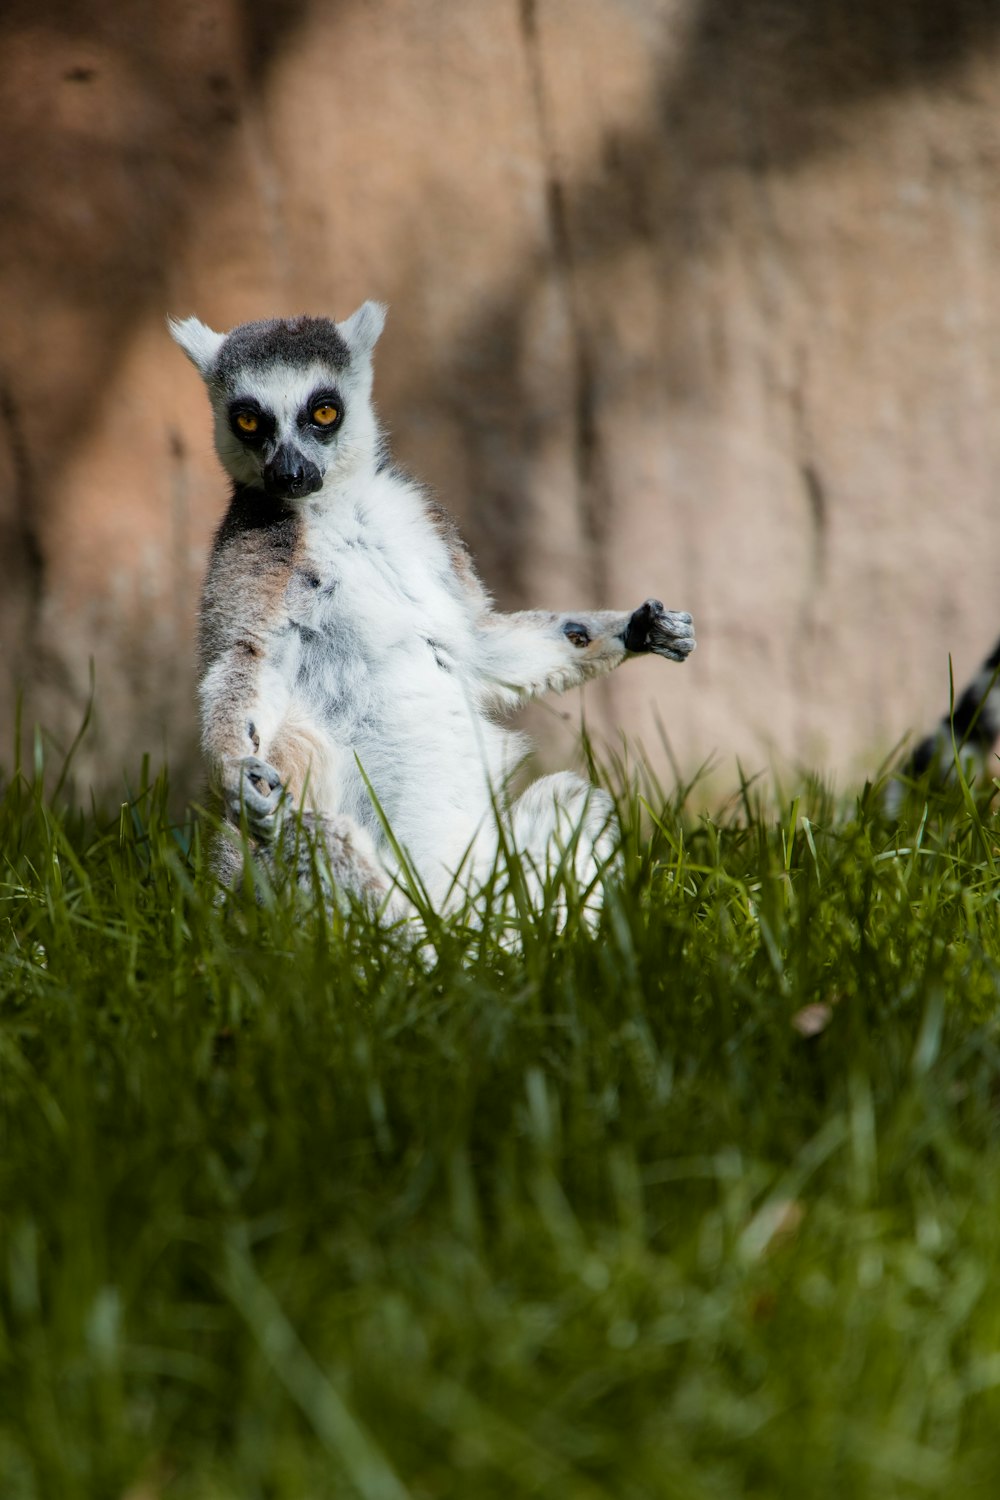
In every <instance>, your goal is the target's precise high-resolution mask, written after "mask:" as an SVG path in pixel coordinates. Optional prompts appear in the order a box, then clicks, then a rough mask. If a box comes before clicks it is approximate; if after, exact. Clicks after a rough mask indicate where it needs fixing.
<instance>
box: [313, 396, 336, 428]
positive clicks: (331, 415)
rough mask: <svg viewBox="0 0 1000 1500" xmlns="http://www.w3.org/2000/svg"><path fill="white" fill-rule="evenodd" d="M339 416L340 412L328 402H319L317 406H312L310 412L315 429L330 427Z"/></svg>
mask: <svg viewBox="0 0 1000 1500" xmlns="http://www.w3.org/2000/svg"><path fill="white" fill-rule="evenodd" d="M339 416H340V412H339V411H338V410H337V408H336V407H335V406H331V404H330V402H329V401H321V402H320V404H319V406H314V407H313V410H312V419H313V421H314V422H315V423H316V425H317V427H332V425H333V423H334V422H336V420H337V418H338V417H339Z"/></svg>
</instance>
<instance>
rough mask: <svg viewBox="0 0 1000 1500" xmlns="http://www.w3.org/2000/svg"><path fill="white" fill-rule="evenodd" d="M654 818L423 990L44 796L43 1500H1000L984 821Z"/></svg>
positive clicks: (39, 1189) (5, 1061)
mask: <svg viewBox="0 0 1000 1500" xmlns="http://www.w3.org/2000/svg"><path fill="white" fill-rule="evenodd" d="M646 802H647V809H646V816H645V822H643V818H642V816H641V814H642V812H643V809H642V808H641V806H640V803H639V800H638V798H636V797H635V796H632V797H631V798H626V799H625V803H624V808H623V816H624V819H625V824H626V839H625V870H624V876H623V880H622V884H621V887H620V889H619V890H617V891H613V892H612V893H611V895H610V896H609V899H608V902H607V904H606V908H605V912H604V915H603V917H602V920H601V925H600V928H599V930H598V931H596V932H591V931H589V930H588V928H587V925H586V923H584V922H582V921H579V920H577V918H576V915H575V914H573V913H571V916H570V919H569V921H568V922H567V923H566V925H565V929H564V930H562V931H560V929H559V922H558V920H557V917H556V914H555V911H554V908H553V907H552V906H551V905H550V906H549V907H548V908H547V909H546V910H544V911H542V912H541V914H538V915H534V914H532V913H531V912H530V911H528V910H525V911H523V912H522V913H521V915H520V916H519V918H518V927H519V937H520V951H519V952H515V951H512V950H511V947H510V945H509V944H506V943H502V942H498V941H495V940H494V937H492V936H491V935H490V933H489V932H487V934H486V935H485V936H484V935H483V934H481V933H479V932H477V931H476V930H475V928H474V927H472V926H469V925H467V924H463V923H462V922H461V921H460V920H454V921H449V922H445V923H443V924H441V925H440V926H439V927H438V929H437V930H435V932H434V934H433V948H432V949H431V948H429V947H428V946H426V945H425V946H423V947H420V946H419V945H415V944H413V943H412V942H409V941H407V940H405V937H403V936H394V935H391V934H390V935H386V933H385V931H384V930H382V929H380V928H379V927H378V926H377V924H376V923H375V922H374V921H373V920H372V919H371V918H370V917H369V916H367V915H366V914H365V913H364V912H363V911H361V910H356V911H353V912H350V913H347V914H345V915H336V914H334V915H332V916H325V915H323V914H321V913H320V912H319V911H318V910H317V909H316V907H315V905H314V904H312V903H310V902H308V901H301V900H299V901H295V900H292V899H288V898H283V897H280V896H276V897H275V898H274V899H266V900H265V901H263V902H262V903H261V904H256V903H254V902H252V901H235V902H231V903H229V904H223V905H220V904H219V903H218V902H217V901H216V900H215V891H214V888H213V885H212V882H211V879H210V876H209V874H208V872H207V870H206V868H205V859H204V854H203V843H202V831H201V828H200V826H199V825H198V824H197V823H194V822H193V823H190V824H187V825H185V826H183V827H177V826H172V824H171V821H170V819H169V817H168V814H167V789H166V783H165V778H164V777H159V778H156V779H151V778H150V777H149V775H148V773H144V775H143V776H142V777H141V779H140V784H139V786H138V789H137V790H136V791H135V793H134V795H131V796H130V797H129V800H128V801H127V802H125V803H124V804H123V805H122V807H121V809H120V812H119V814H118V815H117V816H116V817H114V818H113V819H106V818H102V817H101V816H100V815H99V814H97V813H94V812H93V811H91V812H90V813H89V814H86V815H84V814H82V813H80V812H77V811H73V810H72V809H70V808H68V807H67V806H65V805H64V803H63V800H62V798H61V796H54V797H53V796H51V795H47V794H46V793H45V792H44V790H43V783H42V779H41V777H40V776H39V775H37V774H35V773H31V774H27V775H26V774H23V773H20V772H19V773H17V774H16V775H14V776H13V777H11V778H10V779H9V781H8V782H7V783H6V784H5V786H4V789H3V795H2V800H0V849H2V851H3V856H2V857H3V869H2V871H0V963H2V985H0V1495H2V1496H3V1497H4V1500H36V1497H46V1500H47V1497H53V1500H77V1497H79V1500H103V1497H107V1500H123V1497H129V1500H153V1497H160V1496H163V1497H185V1500H186V1497H198V1500H202V1497H205V1500H265V1497H266V1500H286V1497H287V1500H293V1497H294V1500H306V1497H309V1500H313V1497H315V1500H323V1497H336V1500H341V1497H345V1500H353V1497H359V1500H401V1497H403V1496H411V1497H413V1500H432V1497H434V1500H437V1497H441V1500H445V1497H448V1500H451V1497H454V1500H491V1497H497V1500H500V1497H503V1500H510V1497H519V1496H525V1497H527V1496H533V1497H536V1496H544V1497H549V1496H551V1497H560V1500H563V1497H572V1500H577V1497H579V1500H591V1497H593V1500H596V1497H614V1500H646V1497H661V1496H663V1497H668V1496H669V1497H674V1496H676V1497H683V1500H701V1497H705V1500H708V1497H713V1500H715V1497H719V1500H721V1497H745V1496H761V1497H765V1496H766V1497H773V1496H785V1495H788V1496H800V1495H806V1496H809V1497H813V1500H819V1497H834V1496H836V1497H838V1500H841V1497H844V1496H850V1497H852V1500H863V1497H868V1496H871V1497H878V1500H892V1497H902V1496H917V1495H928V1494H930V1495H937V1494H943V1493H946V1492H954V1493H962V1494H970V1495H971V1494H982V1495H993V1494H995V1493H996V1491H997V1484H998V1476H1000V1274H998V1272H1000V1265H998V1260H1000V1026H998V1019H997V1018H998V983H1000V929H998V911H997V901H998V887H997V880H996V861H997V858H998V856H1000V847H998V846H1000V839H998V836H997V829H996V827H995V824H994V821H993V819H992V817H991V816H990V815H988V814H986V813H983V812H982V810H981V809H980V808H979V807H978V806H977V805H976V803H975V802H974V801H973V799H972V798H971V797H970V796H969V795H968V792H967V789H966V788H964V787H963V786H961V785H960V786H959V787H958V788H957V790H955V791H954V792H953V793H949V794H948V795H946V796H944V797H942V798H940V799H937V800H935V801H934V802H933V803H932V804H931V805H928V804H927V802H926V799H923V798H921V797H920V796H916V797H914V798H912V799H911V801H910V804H909V805H908V807H907V810H906V813H905V815H904V818H903V821H902V822H900V823H899V824H895V825H890V824H888V823H886V822H885V821H884V820H883V818H882V816H881V813H880V811H879V808H880V803H879V800H878V798H877V796H876V795H875V794H874V793H873V792H872V791H871V789H866V790H865V791H864V793H863V794H862V795H861V796H860V797H859V798H857V799H853V800H849V801H843V800H838V799H836V798H834V797H833V796H832V795H831V794H829V793H828V792H826V791H824V790H823V788H821V787H820V786H818V785H816V784H811V785H810V784H806V785H804V786H803V789H802V791H801V793H800V795H799V796H798V797H797V798H796V799H795V800H794V801H792V802H791V803H790V804H789V805H785V806H783V807H782V808H781V809H780V810H779V811H775V810H774V809H773V807H769V806H768V805H767V804H766V802H765V801H764V799H763V798H760V797H758V795H757V793H756V791H755V789H754V788H753V787H751V786H748V785H746V784H744V785H743V786H742V787H741V788H740V790H739V791H738V793H737V795H736V796H735V797H734V799H733V801H732V803H731V804H730V805H729V806H728V807H726V808H724V809H723V810H722V811H721V812H719V813H718V814H716V815H713V816H708V815H705V814H698V813H696V812H695V811H693V810H691V808H690V803H689V801H688V800H687V799H686V798H685V796H684V794H680V795H678V796H677V797H675V798H673V799H665V798H663V797H657V796H655V795H651V796H650V797H648V798H647V799H646ZM571 905H572V901H571Z"/></svg>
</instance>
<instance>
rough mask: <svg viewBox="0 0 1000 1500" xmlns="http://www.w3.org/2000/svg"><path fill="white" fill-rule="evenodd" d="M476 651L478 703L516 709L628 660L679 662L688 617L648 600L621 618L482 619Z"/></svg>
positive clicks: (688, 646)
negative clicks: (480, 692) (660, 658)
mask: <svg viewBox="0 0 1000 1500" xmlns="http://www.w3.org/2000/svg"><path fill="white" fill-rule="evenodd" d="M477 645H478V647H479V661H478V666H479V675H480V680H481V682H482V686H483V696H484V698H486V699H488V700H492V701H493V702H494V703H497V704H501V705H503V706H504V707H515V706H516V705H517V704H518V703H523V702H525V701H526V700H527V699H528V698H533V697H535V696H536V695H537V694H539V693H546V692H556V693H562V692H565V691H566V690H567V688H571V687H578V686H579V685H580V683H583V682H587V681H588V680H589V679H590V678H591V677H600V676H603V674H604V673H605V672H610V671H612V669H613V668H614V667H617V666H618V665H619V663H620V662H623V661H625V660H626V658H627V657H631V656H644V655H648V654H650V653H652V654H654V655H656V656H666V657H668V658H669V660H670V661H685V660H686V658H687V657H688V656H690V654H691V652H692V651H693V650H694V646H695V640H694V627H693V625H692V623H691V616H690V615H689V614H684V613H677V612H675V611H673V610H667V609H664V607H663V605H662V604H661V603H660V601H659V600H658V599H647V600H646V602H645V604H640V605H639V608H638V609H635V610H632V611H631V612H630V613H627V614H619V613H618V612H617V611H615V610H594V611H591V612H589V613H585V614H572V615H558V614H550V613H549V612H548V611H546V610H523V611H521V612H520V613H518V614H511V615H503V614H493V613H492V612H490V613H486V614H484V615H483V616H482V617H481V619H480V622H479V628H478V631H477Z"/></svg>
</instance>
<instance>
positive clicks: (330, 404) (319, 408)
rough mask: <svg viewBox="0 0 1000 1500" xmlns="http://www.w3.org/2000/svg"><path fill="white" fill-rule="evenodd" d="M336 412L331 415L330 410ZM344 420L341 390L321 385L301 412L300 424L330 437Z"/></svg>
mask: <svg viewBox="0 0 1000 1500" xmlns="http://www.w3.org/2000/svg"><path fill="white" fill-rule="evenodd" d="M331 411H332V412H334V413H336V415H335V416H333V417H330V416H329V415H328V414H329V413H330V412H331ZM343 420H344V403H343V401H342V400H341V396H340V392H339V391H338V390H336V389H335V387H333V386H320V387H319V388H318V389H317V390H315V391H313V393H312V395H311V396H310V397H309V400H308V401H307V402H306V404H305V406H304V407H303V408H302V410H301V412H300V413H299V426H300V427H306V428H308V429H309V431H310V432H311V433H313V434H314V436H316V437H319V438H326V437H330V436H331V435H332V434H333V433H335V432H336V431H337V429H338V428H339V427H340V426H341V424H342V423H343Z"/></svg>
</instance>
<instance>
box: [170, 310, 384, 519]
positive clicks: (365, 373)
mask: <svg viewBox="0 0 1000 1500" xmlns="http://www.w3.org/2000/svg"><path fill="white" fill-rule="evenodd" d="M384 321H385V309H384V308H383V307H382V306H381V305H380V304H379V303H377V302H365V303H364V304H363V305H362V306H361V307H360V308H358V310H357V312H356V313H354V314H353V315H352V316H351V317H350V318H348V319H347V320H346V321H345V322H343V323H333V322H332V321H331V320H329V319H326V318H295V319H289V320H280V319H273V320H269V321H267V322H261V323H244V324H240V325H239V326H238V327H236V328H233V329H231V330H230V332H229V333H227V334H222V333H216V332H214V330H213V329H211V328H208V327H207V326H206V325H205V324H204V323H202V322H200V321H199V320H198V319H197V318H187V319H185V320H184V321H183V322H174V321H171V322H170V325H169V326H170V332H171V334H172V335H173V337H174V338H175V339H176V341H177V343H178V344H180V346H181V348H182V349H183V350H184V352H185V353H186V354H187V356H188V358H189V359H190V360H191V361H192V363H193V364H194V365H195V367H196V368H197V369H198V371H199V372H200V374H201V376H202V378H203V380H204V381H205V384H206V386H207V388H208V394H209V399H210V401H211V403H212V409H213V412H214V415H215V446H216V451H217V452H218V455H219V458H220V459H221V461H222V464H223V466H224V468H225V469H226V472H227V473H228V474H229V475H230V477H231V478H232V479H233V480H234V482H235V483H236V484H239V485H247V486H249V487H251V488H254V489H262V490H264V492H265V493H266V494H267V495H268V496H269V497H270V498H272V499H275V500H278V501H280V502H282V503H284V504H288V505H295V504H297V503H301V502H303V501H305V500H307V499H308V498H309V497H311V496H315V495H320V496H321V495H323V494H324V493H328V492H330V491H332V490H333V489H335V488H336V487H337V485H338V484H339V483H341V482H342V481H343V480H344V479H346V478H347V477H348V476H349V475H350V474H351V473H353V472H355V471H356V470H357V469H358V468H359V467H360V466H362V465H363V464H365V463H366V462H371V461H372V460H373V459H374V457H375V454H376V452H377V448H378V426H377V423H376V420H375V414H374V412H373V410H372V404H371V384H372V364H371V355H372V349H373V348H374V346H375V342H376V340H377V339H378V336H379V334H380V333H381V331H382V327H383V324H384Z"/></svg>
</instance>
